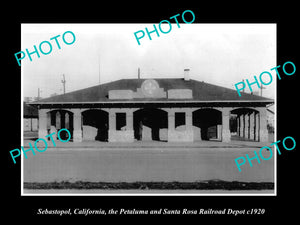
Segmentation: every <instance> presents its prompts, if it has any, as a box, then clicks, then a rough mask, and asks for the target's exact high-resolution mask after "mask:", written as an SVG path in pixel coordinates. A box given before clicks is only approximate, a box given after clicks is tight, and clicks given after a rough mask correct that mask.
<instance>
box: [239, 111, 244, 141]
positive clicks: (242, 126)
mask: <svg viewBox="0 0 300 225" xmlns="http://www.w3.org/2000/svg"><path fill="white" fill-rule="evenodd" d="M240 137H243V138H244V137H245V115H244V114H241V115H240Z"/></svg>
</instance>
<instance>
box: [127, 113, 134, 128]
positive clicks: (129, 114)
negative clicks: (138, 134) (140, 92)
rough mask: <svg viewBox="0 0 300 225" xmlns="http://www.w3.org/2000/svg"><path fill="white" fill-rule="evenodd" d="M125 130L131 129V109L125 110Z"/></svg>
mask: <svg viewBox="0 0 300 225" xmlns="http://www.w3.org/2000/svg"><path fill="white" fill-rule="evenodd" d="M126 130H133V111H132V110H128V111H127V112H126Z"/></svg>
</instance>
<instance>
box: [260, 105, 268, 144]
mask: <svg viewBox="0 0 300 225" xmlns="http://www.w3.org/2000/svg"><path fill="white" fill-rule="evenodd" d="M268 139H269V138H268V129H267V109H266V108H260V109H259V141H260V142H267V141H268Z"/></svg>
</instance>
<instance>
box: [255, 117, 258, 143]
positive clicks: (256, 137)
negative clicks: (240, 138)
mask: <svg viewBox="0 0 300 225" xmlns="http://www.w3.org/2000/svg"><path fill="white" fill-rule="evenodd" d="M255 141H259V113H258V112H255Z"/></svg>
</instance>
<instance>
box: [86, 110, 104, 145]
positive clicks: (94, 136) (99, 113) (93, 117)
mask: <svg viewBox="0 0 300 225" xmlns="http://www.w3.org/2000/svg"><path fill="white" fill-rule="evenodd" d="M82 136H83V140H97V141H105V142H107V141H108V113H107V112H105V111H103V110H99V109H90V110H86V111H84V112H82Z"/></svg>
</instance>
